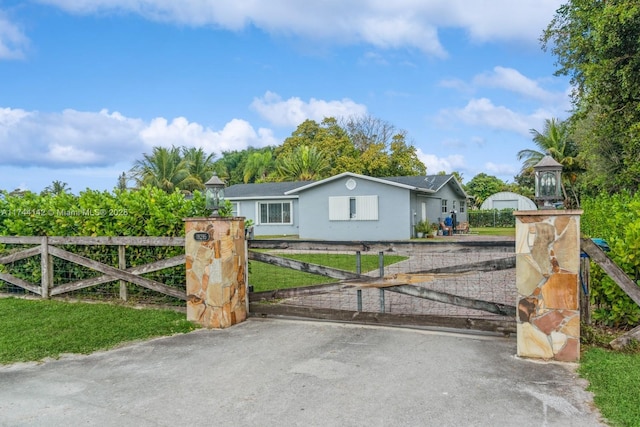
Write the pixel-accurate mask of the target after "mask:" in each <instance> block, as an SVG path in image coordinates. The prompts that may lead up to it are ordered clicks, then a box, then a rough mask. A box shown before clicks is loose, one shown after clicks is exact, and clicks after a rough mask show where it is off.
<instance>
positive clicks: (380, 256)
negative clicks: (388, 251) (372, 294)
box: [378, 251, 384, 313]
mask: <svg viewBox="0 0 640 427" xmlns="http://www.w3.org/2000/svg"><path fill="white" fill-rule="evenodd" d="M378 268H379V269H380V277H384V252H382V251H380V252H378ZM379 292H380V313H384V289H383V288H380V290H379Z"/></svg>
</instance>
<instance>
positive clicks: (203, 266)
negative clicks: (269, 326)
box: [185, 217, 247, 328]
mask: <svg viewBox="0 0 640 427" xmlns="http://www.w3.org/2000/svg"><path fill="white" fill-rule="evenodd" d="M185 254H186V270H187V319H188V320H193V321H195V322H198V323H199V324H200V325H202V326H204V327H206V328H226V327H228V326H231V325H234V324H236V323H239V322H242V321H243V320H245V319H246V318H247V304H246V298H247V291H246V290H247V286H246V274H245V272H246V263H247V255H246V249H245V238H244V218H218V217H209V218H186V219H185Z"/></svg>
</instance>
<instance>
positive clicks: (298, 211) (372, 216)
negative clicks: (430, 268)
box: [225, 172, 469, 241]
mask: <svg viewBox="0 0 640 427" xmlns="http://www.w3.org/2000/svg"><path fill="white" fill-rule="evenodd" d="M225 198H226V199H227V200H229V201H230V202H231V203H232V205H233V208H234V211H233V213H234V215H237V216H243V217H245V218H247V219H248V220H249V219H250V220H252V221H253V222H254V224H255V228H254V234H255V235H257V236H260V235H298V236H299V237H300V238H301V239H323V240H346V241H349V240H402V239H409V238H411V237H413V236H414V235H415V232H414V225H415V224H416V223H417V222H419V221H421V220H427V221H429V222H439V221H440V220H444V218H446V217H447V216H448V215H449V213H450V212H451V211H452V210H455V211H456V214H457V220H458V222H463V221H467V220H468V219H467V200H468V198H469V196H468V195H467V194H466V193H465V191H464V189H463V188H462V186H461V185H460V183H459V182H458V181H457V180H456V179H455V177H454V176H453V175H429V176H399V177H390V178H373V177H370V176H365V175H359V174H355V173H351V172H344V173H341V174H339V175H335V176H332V177H329V178H326V179H323V180H320V181H312V182H310V181H306V182H272V183H264V184H237V185H232V186H230V187H228V188H226V189H225Z"/></svg>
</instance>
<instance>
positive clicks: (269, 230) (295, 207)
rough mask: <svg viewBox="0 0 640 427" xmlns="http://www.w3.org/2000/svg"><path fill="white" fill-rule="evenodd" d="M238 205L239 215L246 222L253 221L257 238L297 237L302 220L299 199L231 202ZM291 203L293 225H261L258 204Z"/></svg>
mask: <svg viewBox="0 0 640 427" xmlns="http://www.w3.org/2000/svg"><path fill="white" fill-rule="evenodd" d="M231 201H232V202H233V203H238V207H239V209H238V215H239V216H242V217H244V218H245V221H246V220H249V219H250V220H252V221H253V223H254V224H256V226H255V227H254V235H255V236H282V235H287V236H290V235H297V234H299V233H298V228H299V225H298V221H299V218H300V212H299V203H298V199H292V198H274V199H268V200H231ZM289 202H291V221H292V224H261V223H260V221H259V215H260V214H259V212H258V203H289Z"/></svg>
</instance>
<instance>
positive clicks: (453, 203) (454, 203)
mask: <svg viewBox="0 0 640 427" xmlns="http://www.w3.org/2000/svg"><path fill="white" fill-rule="evenodd" d="M451 209H452V210H453V211H455V210H456V201H455V200H454V201H452V202H451Z"/></svg>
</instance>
